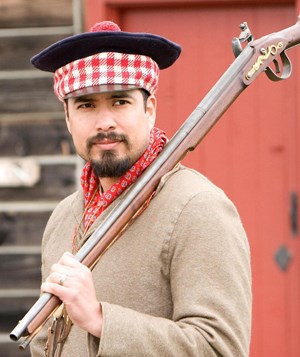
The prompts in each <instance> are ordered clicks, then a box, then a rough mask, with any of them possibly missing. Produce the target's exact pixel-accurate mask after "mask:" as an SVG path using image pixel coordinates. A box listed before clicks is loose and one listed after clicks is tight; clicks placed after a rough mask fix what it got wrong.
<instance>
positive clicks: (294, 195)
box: [290, 192, 298, 236]
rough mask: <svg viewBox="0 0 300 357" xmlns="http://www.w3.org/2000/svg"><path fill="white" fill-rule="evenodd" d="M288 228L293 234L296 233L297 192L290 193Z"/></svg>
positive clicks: (295, 234)
mask: <svg viewBox="0 0 300 357" xmlns="http://www.w3.org/2000/svg"><path fill="white" fill-rule="evenodd" d="M290 230H291V233H292V235H293V236H297V235H298V194H297V193H296V192H291V194H290Z"/></svg>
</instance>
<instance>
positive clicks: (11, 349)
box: [0, 317, 30, 357]
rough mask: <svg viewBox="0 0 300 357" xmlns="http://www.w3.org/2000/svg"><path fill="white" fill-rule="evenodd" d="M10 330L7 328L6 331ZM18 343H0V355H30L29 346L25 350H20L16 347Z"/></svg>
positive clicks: (11, 356) (17, 356) (6, 356)
mask: <svg viewBox="0 0 300 357" xmlns="http://www.w3.org/2000/svg"><path fill="white" fill-rule="evenodd" d="M0 318H1V317H0ZM14 321H15V320H14ZM16 321H18V320H16ZM14 327H15V325H14ZM10 331H11V330H8V331H7V333H8V334H9V332H10ZM19 343H20V342H18V343H17V342H7V343H2V344H1V345H0V356H3V357H30V349H29V347H28V348H27V349H26V350H25V351H22V352H21V351H20V350H19V349H18V345H19Z"/></svg>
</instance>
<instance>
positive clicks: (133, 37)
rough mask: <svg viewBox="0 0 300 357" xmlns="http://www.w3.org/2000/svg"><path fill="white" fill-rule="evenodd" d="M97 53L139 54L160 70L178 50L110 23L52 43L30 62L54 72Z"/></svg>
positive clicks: (162, 40)
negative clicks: (122, 29)
mask: <svg viewBox="0 0 300 357" xmlns="http://www.w3.org/2000/svg"><path fill="white" fill-rule="evenodd" d="M101 52H119V53H125V54H139V55H144V56H148V57H150V58H152V59H153V60H154V61H155V62H156V63H157V64H158V67H159V68H160V69H164V68H167V67H169V66H171V65H172V64H173V63H174V62H175V61H176V60H177V58H178V57H179V55H180V53H181V47H180V46H179V45H178V44H176V43H174V42H172V41H169V40H167V39H166V38H164V37H161V36H158V35H154V34H148V33H134V32H124V31H121V30H120V28H119V27H118V25H116V24H115V23H113V22H110V21H104V22H100V23H98V24H96V25H94V26H93V27H92V28H91V30H90V32H84V33H81V34H78V35H74V36H70V37H67V38H65V39H63V40H61V41H58V42H56V43H54V44H53V45H51V46H49V47H48V48H46V49H44V50H43V51H41V52H40V53H39V54H37V55H36V56H34V57H33V58H32V59H31V63H32V64H33V65H34V66H35V67H36V68H38V69H40V70H42V71H47V72H55V71H56V70H57V69H59V68H61V67H63V66H65V65H67V64H68V63H71V62H73V61H76V60H78V59H80V58H85V57H88V56H91V55H94V54H96V53H101Z"/></svg>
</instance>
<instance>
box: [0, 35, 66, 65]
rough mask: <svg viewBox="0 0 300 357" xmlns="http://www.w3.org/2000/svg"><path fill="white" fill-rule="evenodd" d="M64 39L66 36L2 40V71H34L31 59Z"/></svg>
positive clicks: (0, 46)
mask: <svg viewBox="0 0 300 357" xmlns="http://www.w3.org/2000/svg"><path fill="white" fill-rule="evenodd" d="M70 35H71V34H70ZM64 37H66V36H65V35H57V36H24V37H3V38H1V41H0V53H1V57H0V70H2V71H4V70H21V69H33V68H34V67H33V66H32V64H31V63H30V58H31V57H33V56H34V55H36V54H37V53H39V52H40V51H41V50H43V49H44V48H46V47H48V46H50V45H51V44H52V43H54V42H56V41H58V40H60V39H62V38H64Z"/></svg>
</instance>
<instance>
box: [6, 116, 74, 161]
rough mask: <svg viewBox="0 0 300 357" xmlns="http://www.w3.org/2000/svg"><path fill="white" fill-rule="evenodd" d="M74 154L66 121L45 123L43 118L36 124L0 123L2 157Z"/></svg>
mask: <svg viewBox="0 0 300 357" xmlns="http://www.w3.org/2000/svg"><path fill="white" fill-rule="evenodd" d="M62 116H63V114H62ZM74 153H75V149H74V145H73V141H72V138H71V136H70V134H69V132H68V129H67V127H66V124H65V120H64V119H62V120H56V119H55V120H52V121H43V120H42V117H41V120H40V121H34V122H9V121H7V122H3V123H1V122H0V157H6V156H25V155H26V156H32V155H70V154H74Z"/></svg>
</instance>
